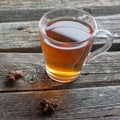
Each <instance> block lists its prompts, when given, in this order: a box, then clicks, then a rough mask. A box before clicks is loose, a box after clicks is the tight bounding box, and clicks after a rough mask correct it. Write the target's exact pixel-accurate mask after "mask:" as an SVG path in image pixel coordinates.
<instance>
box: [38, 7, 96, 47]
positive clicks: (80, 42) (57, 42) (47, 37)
mask: <svg viewBox="0 0 120 120" xmlns="http://www.w3.org/2000/svg"><path fill="white" fill-rule="evenodd" d="M65 10H74V11H78V12H81V13H83V14H86V15H88V16H89V17H90V18H91V19H92V21H93V23H94V29H93V33H92V34H91V36H90V37H89V38H91V37H94V36H95V33H96V31H97V23H96V20H95V19H94V17H93V16H92V15H91V14H89V13H88V12H86V11H84V10H82V9H78V8H55V9H52V10H50V11H48V12H47V13H45V14H44V15H43V16H42V17H41V19H40V20H39V32H40V33H41V34H42V35H43V36H44V38H46V39H47V41H49V42H50V43H49V44H51V45H53V44H55V45H56V46H57V44H61V45H65V44H68V43H69V42H67V43H66V42H61V41H56V40H54V39H52V38H50V37H49V36H47V35H46V33H45V30H44V29H43V26H44V25H43V24H42V21H44V20H45V18H46V17H47V15H49V14H51V13H52V12H59V11H65ZM72 17H74V15H73V16H72ZM78 17H80V16H78ZM88 19H89V18H88ZM78 20H80V18H78ZM83 21H84V20H83ZM89 25H90V24H89ZM90 26H91V25H90ZM91 27H92V26H91ZM86 41H88V39H87V40H84V41H75V42H72V44H75V45H77V46H79V45H80V44H82V43H85V42H86ZM57 48H58V46H57ZM62 49H71V48H68V47H64V48H63V47H62Z"/></svg>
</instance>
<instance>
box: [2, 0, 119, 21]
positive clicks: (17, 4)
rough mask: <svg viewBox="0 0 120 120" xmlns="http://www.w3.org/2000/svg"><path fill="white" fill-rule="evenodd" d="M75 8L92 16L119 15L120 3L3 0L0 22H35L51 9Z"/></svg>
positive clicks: (92, 0)
mask: <svg viewBox="0 0 120 120" xmlns="http://www.w3.org/2000/svg"><path fill="white" fill-rule="evenodd" d="M56 2H57V4H56ZM55 7H56V8H61V7H62V8H63V7H76V8H82V9H84V10H86V11H88V12H89V13H90V14H92V15H93V16H105V15H113V14H119V13H120V1H119V0H115V1H114V2H112V1H110V0H106V1H103V0H97V1H94V0H84V1H83V0H74V1H72V0H59V1H57V0H52V1H51V0H37V1H32V0H26V1H24V0H20V1H17V0H11V1H8V0H4V1H0V22H15V21H30V20H32V21H36V20H39V19H40V17H41V16H43V14H44V13H45V12H47V11H49V10H51V9H52V8H55Z"/></svg>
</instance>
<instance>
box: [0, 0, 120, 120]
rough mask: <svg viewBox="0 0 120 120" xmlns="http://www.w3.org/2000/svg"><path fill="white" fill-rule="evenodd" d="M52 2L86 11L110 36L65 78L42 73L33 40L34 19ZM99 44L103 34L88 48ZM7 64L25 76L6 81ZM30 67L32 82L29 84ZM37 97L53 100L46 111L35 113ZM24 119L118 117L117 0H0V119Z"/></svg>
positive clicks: (37, 45)
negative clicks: (73, 76) (88, 60)
mask: <svg viewBox="0 0 120 120" xmlns="http://www.w3.org/2000/svg"><path fill="white" fill-rule="evenodd" d="M56 3H57V4H56ZM55 7H56V8H58V7H77V8H82V9H84V10H86V11H88V12H89V13H90V14H92V15H93V16H94V17H95V19H96V21H97V24H98V28H99V29H107V30H109V31H110V32H111V33H112V34H113V37H114V41H113V45H112V47H111V49H110V50H109V52H106V53H104V54H103V55H102V56H100V57H98V58H96V59H94V60H93V61H92V62H91V63H89V64H87V65H86V66H85V67H84V69H83V71H82V73H81V76H80V77H79V78H78V79H77V80H76V81H74V82H72V83H69V84H61V83H57V82H54V81H52V80H51V79H50V78H49V77H48V76H47V75H46V72H45V64H44V57H43V53H42V50H41V46H40V43H39V34H38V22H39V19H40V17H41V16H42V15H43V14H44V13H45V12H47V11H48V10H50V9H52V8H55ZM103 44H104V39H96V41H95V43H94V46H93V49H92V50H95V49H97V48H98V47H100V46H102V45H103ZM11 70H22V71H23V73H24V76H25V78H24V79H23V78H22V79H20V80H18V81H17V82H16V84H15V85H13V86H9V85H7V84H6V74H7V73H8V72H9V71H11ZM34 73H36V74H37V83H35V84H29V82H28V81H29V80H30V79H31V78H32V76H33V74H34ZM42 98H45V99H52V100H53V101H57V102H58V104H59V106H58V107H57V109H56V111H55V113H54V114H53V115H52V116H41V115H40V114H39V102H40V100H41V99H42ZM29 119H31V120H39V119H42V120H120V0H115V1H112V0H97V1H96V0H74V1H73V0H59V1H58V0H35V1H33V0H19V1H18V0H10V1H8V0H0V120H29Z"/></svg>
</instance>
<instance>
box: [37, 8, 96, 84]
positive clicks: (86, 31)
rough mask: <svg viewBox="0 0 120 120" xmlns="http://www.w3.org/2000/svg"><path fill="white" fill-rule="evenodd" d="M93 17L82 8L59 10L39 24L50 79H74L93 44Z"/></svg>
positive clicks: (60, 80) (69, 80)
mask: <svg viewBox="0 0 120 120" xmlns="http://www.w3.org/2000/svg"><path fill="white" fill-rule="evenodd" d="M96 30H97V26H96V22H95V20H94V18H93V17H92V16H91V15H90V14H89V13H87V12H85V11H83V10H80V9H72V8H66V9H56V10H51V11H50V12H48V13H46V14H45V15H44V16H43V17H42V18H41V20H40V22H39V31H40V42H41V46H42V50H43V53H44V56H45V61H46V72H47V74H48V76H49V77H50V78H51V79H53V80H55V81H58V82H62V83H68V82H71V81H73V80H75V79H76V78H77V77H78V76H79V75H80V73H81V70H82V67H83V65H84V63H85V61H86V60H87V56H88V53H89V51H90V50H91V47H92V45H93V42H94V37H95V31H96Z"/></svg>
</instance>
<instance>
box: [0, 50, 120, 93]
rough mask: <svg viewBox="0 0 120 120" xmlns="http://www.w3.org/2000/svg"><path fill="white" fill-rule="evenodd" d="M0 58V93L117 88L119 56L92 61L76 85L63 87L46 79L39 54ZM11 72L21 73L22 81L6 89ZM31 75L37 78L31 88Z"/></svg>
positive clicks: (119, 54)
mask: <svg viewBox="0 0 120 120" xmlns="http://www.w3.org/2000/svg"><path fill="white" fill-rule="evenodd" d="M0 58H1V59H0V63H1V64H0V91H1V92H4V91H32V90H48V89H71V88H83V87H99V86H108V85H109V86H111V85H120V62H119V60H120V52H109V53H106V54H103V55H102V56H100V57H98V58H96V59H95V60H93V61H92V62H91V63H89V64H87V65H86V66H85V67H84V69H83V71H82V74H81V76H80V77H79V78H78V79H77V80H76V81H74V82H73V83H69V84H64V85H63V84H61V83H57V82H54V81H52V80H51V79H50V78H49V77H48V76H47V75H46V72H45V64H44V58H43V55H42V54H40V53H21V54H20V53H6V54H4V53H0ZM12 70H22V71H23V73H24V77H25V78H24V79H20V80H18V81H16V84H15V85H14V86H8V85H7V84H6V75H7V73H8V72H9V71H12ZM33 75H37V77H36V79H33V80H34V81H35V84H29V81H30V80H31V79H32V77H33ZM34 81H33V82H34ZM36 81H37V82H36Z"/></svg>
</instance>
